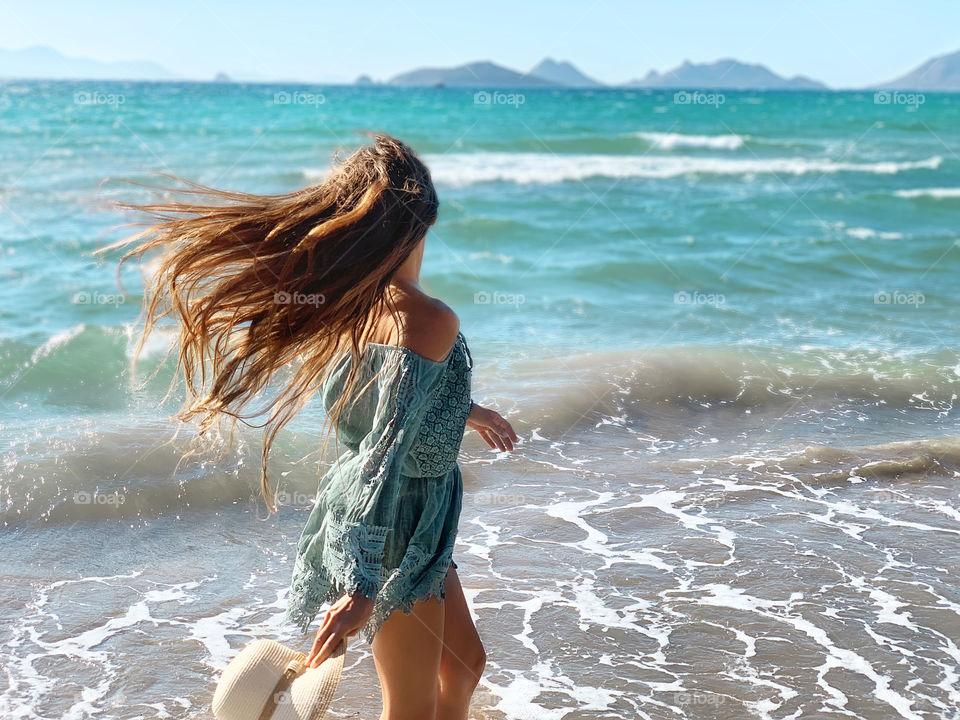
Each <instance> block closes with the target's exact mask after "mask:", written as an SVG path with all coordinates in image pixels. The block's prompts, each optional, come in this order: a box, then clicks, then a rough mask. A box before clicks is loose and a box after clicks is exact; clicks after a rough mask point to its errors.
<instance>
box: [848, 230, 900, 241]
mask: <svg viewBox="0 0 960 720" xmlns="http://www.w3.org/2000/svg"><path fill="white" fill-rule="evenodd" d="M846 232H847V235H849V236H850V237H852V238H856V239H857V240H869V239H870V238H875V237H879V238H882V239H883V240H902V239H903V234H902V233H898V232H886V231H884V230H874V229H873V228H867V227H852V228H847V231H846Z"/></svg>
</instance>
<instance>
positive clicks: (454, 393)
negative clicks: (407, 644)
mask: <svg viewBox="0 0 960 720" xmlns="http://www.w3.org/2000/svg"><path fill="white" fill-rule="evenodd" d="M350 362H351V359H350V354H349V353H346V354H344V356H343V357H341V358H340V360H339V362H338V364H337V366H336V367H335V369H334V371H333V373H332V374H331V375H330V377H329V378H328V379H327V380H326V382H325V383H324V385H323V387H322V388H321V392H320V394H321V397H322V399H323V403H324V407H325V408H327V409H329V408H330V407H331V406H332V405H333V403H334V401H335V400H336V399H337V397H339V395H340V394H341V391H342V389H343V384H344V381H345V380H346V376H347V372H348V371H349V368H350ZM361 362H362V369H361V376H360V379H359V384H358V385H357V387H358V388H362V387H364V385H366V384H367V381H368V380H369V379H370V378H371V377H373V376H374V375H376V374H377V372H378V371H379V370H380V369H381V368H383V372H381V373H380V374H379V376H378V377H377V379H376V380H375V381H374V382H373V383H371V384H370V387H369V388H367V389H366V390H365V391H363V392H362V393H361V394H360V396H359V398H358V400H357V402H356V403H355V404H353V405H350V404H349V403H348V405H347V408H346V410H345V411H344V414H343V416H342V417H341V420H340V424H339V428H338V429H339V435H340V442H341V444H343V445H344V446H345V447H346V450H345V451H344V452H343V453H342V454H341V455H340V456H339V458H338V459H337V460H335V461H334V462H333V464H332V466H331V467H330V469H329V470H328V471H327V473H326V474H325V475H324V476H323V478H322V479H321V480H320V493H319V495H318V498H317V502H316V505H315V506H314V508H313V511H312V512H311V513H310V517H309V518H308V520H307V524H306V526H305V527H304V529H303V533H302V534H301V536H300V539H299V541H298V543H297V558H296V562H295V564H294V570H293V579H292V582H291V588H290V595H289V599H288V605H287V611H286V614H285V619H286V620H287V621H289V622H292V623H293V624H295V625H297V626H298V627H299V628H300V629H301V630H302V631H303V632H306V631H307V628H308V627H309V625H310V623H311V622H312V621H313V619H314V618H315V617H316V615H317V612H318V611H319V609H320V607H321V606H322V605H324V604H326V603H329V602H333V601H335V600H337V599H339V598H340V597H342V596H343V595H344V594H352V593H353V592H355V591H356V590H360V591H361V592H363V594H365V595H366V596H368V597H373V598H375V602H374V609H373V614H372V615H371V617H370V620H369V621H368V622H367V624H366V625H365V626H364V628H363V629H362V630H361V633H362V635H363V637H364V639H365V640H367V641H368V642H370V641H372V640H373V636H374V635H375V634H376V632H377V630H378V629H379V628H380V625H381V624H382V623H383V621H384V620H386V619H387V618H388V617H389V616H390V614H391V613H393V612H394V611H395V610H398V609H401V610H403V611H404V612H405V613H408V614H409V613H410V612H411V610H412V608H413V604H414V603H415V602H417V601H418V600H423V599H426V598H427V597H428V596H430V595H435V596H438V597H440V598H444V597H445V596H446V595H445V591H444V580H445V579H446V574H447V570H448V569H449V567H450V565H451V563H453V560H452V554H453V546H454V542H455V540H456V535H457V524H458V520H459V516H460V507H461V501H462V497H463V481H462V478H461V475H460V468H459V466H458V465H457V455H458V453H459V451H460V443H461V442H462V440H463V432H464V428H465V426H466V421H467V415H468V414H469V412H470V375H471V369H472V367H473V360H472V358H471V357H470V350H469V349H468V347H467V342H466V339H465V338H464V337H463V334H458V335H457V340H456V342H455V343H454V346H453V348H452V349H451V351H450V353H449V354H448V355H447V358H446V359H445V360H443V361H441V362H438V361H435V360H431V359H429V358H426V357H424V356H422V355H419V354H417V353H415V352H414V351H412V350H410V349H409V348H405V347H400V346H396V345H383V344H379V343H370V344H369V345H368V346H367V349H366V351H365V353H364V355H363V357H362V358H361ZM453 566H454V567H456V564H455V563H453Z"/></svg>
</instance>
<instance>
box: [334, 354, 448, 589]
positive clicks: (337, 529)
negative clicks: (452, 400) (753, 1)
mask: <svg viewBox="0 0 960 720" xmlns="http://www.w3.org/2000/svg"><path fill="white" fill-rule="evenodd" d="M393 357H395V358H396V361H395V362H393V361H391V362H388V363H385V364H384V367H383V371H382V372H381V373H380V375H379V377H378V378H377V381H376V388H377V399H376V403H375V405H374V410H373V418H372V422H371V428H370V431H369V433H367V435H366V436H365V437H364V438H363V440H361V442H360V444H359V448H358V451H357V456H356V458H355V460H354V462H356V463H357V466H356V467H355V468H354V469H353V472H350V473H347V474H346V475H345V477H344V478H343V483H344V484H343V485H342V486H341V489H342V491H343V496H344V497H343V499H344V501H345V502H344V509H343V513H342V516H340V517H333V518H329V519H328V523H329V525H328V527H327V538H326V543H327V545H328V547H330V548H331V549H332V550H333V552H334V554H335V556H336V557H335V563H334V565H340V567H339V568H338V570H339V572H338V573H337V575H339V580H340V581H341V583H342V585H343V587H344V591H345V592H346V593H347V594H352V593H353V592H355V591H356V590H360V591H361V592H362V593H363V594H364V595H366V596H367V597H370V598H373V597H375V596H376V593H377V592H378V591H379V590H380V586H381V582H382V578H381V573H380V571H381V566H382V563H383V555H384V547H385V544H386V541H387V536H388V534H389V533H390V531H391V529H392V527H393V523H394V520H395V519H396V515H397V511H398V508H397V500H398V497H399V494H400V489H401V485H400V483H401V468H402V467H403V460H404V458H405V457H406V455H407V453H408V452H409V450H410V447H411V445H412V442H413V440H414V439H415V438H416V436H417V431H418V430H419V428H420V425H421V423H422V421H423V416H424V414H425V413H426V411H427V409H428V404H429V403H428V402H427V401H428V399H429V398H430V396H431V394H432V393H433V391H434V390H435V389H436V387H437V386H438V382H437V381H438V380H439V378H440V376H441V375H442V368H443V365H442V364H440V363H432V362H429V361H427V360H425V359H424V358H421V357H420V356H418V355H416V354H415V353H409V352H405V351H404V352H397V354H396V355H395V356H393Z"/></svg>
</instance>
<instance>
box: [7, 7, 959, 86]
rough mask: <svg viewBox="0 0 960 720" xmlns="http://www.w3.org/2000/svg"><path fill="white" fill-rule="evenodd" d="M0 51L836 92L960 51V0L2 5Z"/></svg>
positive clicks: (190, 68) (259, 69) (284, 70)
mask: <svg viewBox="0 0 960 720" xmlns="http://www.w3.org/2000/svg"><path fill="white" fill-rule="evenodd" d="M0 18H2V20H0V47H4V48H10V49H19V48H23V47H26V46H29V45H38V44H40V45H50V46H52V47H54V48H56V49H57V50H59V51H60V52H62V53H64V54H66V55H80V56H87V57H92V58H96V59H99V60H153V61H155V62H158V63H160V64H161V65H163V66H165V67H166V68H167V69H169V70H171V71H173V72H175V73H178V74H180V75H183V76H185V77H192V78H204V79H206V78H210V77H212V76H213V75H214V74H215V73H216V72H217V71H220V70H224V71H226V72H227V73H230V74H231V75H235V76H238V77H244V76H246V77H252V76H257V77H258V78H261V79H264V80H270V79H302V80H308V81H319V82H323V81H334V82H340V81H351V80H353V79H354V78H355V77H356V76H357V75H358V74H360V73H366V74H369V75H371V76H373V77H374V78H375V79H386V78H388V77H390V76H391V75H394V74H395V73H398V72H402V71H404V70H410V69H413V68H415V67H421V66H425V65H431V66H448V65H457V64H461V63H464V62H469V61H471V60H481V59H490V60H494V61H495V62H498V63H501V64H503V65H507V66H509V67H513V68H517V69H521V70H526V69H529V68H530V67H531V66H533V65H534V64H535V63H536V62H537V61H539V60H540V59H541V58H543V57H545V56H551V57H554V58H556V59H568V60H570V61H572V62H573V63H574V64H576V65H577V66H578V67H580V68H581V69H582V70H583V71H584V72H586V73H588V74H590V75H593V76H594V77H596V78H598V79H599V80H602V81H605V82H622V81H625V80H628V79H631V78H635V77H639V76H642V75H644V74H645V73H646V72H647V71H648V70H649V69H651V68H654V69H657V70H660V71H663V70H666V69H668V68H670V67H673V66H674V65H677V64H679V63H680V62H682V61H683V60H684V59H690V60H691V61H694V62H704V61H712V60H716V59H719V58H722V57H736V58H738V59H740V60H744V61H748V62H761V63H764V64H766V65H767V66H768V67H770V68H771V69H772V70H773V71H775V72H777V73H780V74H782V75H794V74H803V75H808V76H810V77H813V78H815V79H818V80H822V81H824V82H826V83H827V84H828V85H831V86H834V87H853V86H862V85H867V84H870V83H875V82H881V81H885V80H889V79H892V78H893V77H895V76H898V75H901V74H903V73H905V72H907V71H908V70H911V69H913V68H914V67H915V66H916V65H918V64H919V63H920V62H922V61H924V60H926V59H927V58H929V57H931V56H933V55H938V54H942V53H945V52H953V51H955V50H958V49H960V34H958V33H957V31H956V29H957V28H958V27H960V2H956V0H953V1H952V2H948V1H946V0H943V1H940V0H937V1H932V0H931V1H928V2H924V1H922V0H921V1H919V2H911V3H903V2H893V1H890V0H879V1H878V0H873V1H871V2H868V1H866V0H850V1H846V2H843V1H838V0H832V1H829V0H803V1H802V2H798V1H794V0H757V1H755V2H745V1H735V2H710V1H709V0H686V1H685V0H662V1H661V2H620V1H618V0H601V1H599V2H591V1H590V0H582V1H581V2H561V1H560V0H557V1H554V2H548V1H544V0H533V1H531V2H523V1H522V0H520V1H518V0H513V1H511V2H502V1H501V0H491V1H488V2H484V3H471V4H470V5H466V4H465V3H458V2H455V1H454V0H440V1H425V2H415V1H414V0H394V1H393V2H388V1H383V2H361V1H357V0H354V1H352V2H344V3H335V4H333V3H326V2H317V1H316V0H314V1H313V2H276V3H270V2H266V1H264V0H258V1H257V2H253V1H251V0H229V1H227V0H168V1H166V2H155V3H132V2H129V1H126V2H121V1H120V0H90V1H89V2H76V0H72V1H71V2H66V1H65V0H54V1H52V2H23V1H19V0H18V1H17V2H5V1H4V0H0Z"/></svg>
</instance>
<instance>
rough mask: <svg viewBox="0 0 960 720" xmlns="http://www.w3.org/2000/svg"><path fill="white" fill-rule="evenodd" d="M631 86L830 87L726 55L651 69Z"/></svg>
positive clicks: (752, 88) (803, 88) (630, 84)
mask: <svg viewBox="0 0 960 720" xmlns="http://www.w3.org/2000/svg"><path fill="white" fill-rule="evenodd" d="M627 85H628V86H629V87H651V88H686V89H690V88H703V89H710V90H741V89H749V90H827V89H828V88H827V86H826V85H824V84H823V83H822V82H817V81H816V80H811V79H810V78H806V77H803V76H802V75H797V76H795V77H792V78H784V77H781V76H780V75H777V74H776V73H774V72H771V71H770V70H768V69H767V68H766V67H764V66H763V65H750V64H748V63H742V62H739V61H737V60H732V59H725V60H717V61H716V62H712V63H704V64H695V63H691V62H690V61H688V60H685V61H684V63H683V64H682V65H680V66H678V67H675V68H674V69H673V70H668V71H667V72H665V73H663V74H662V75H661V74H660V73H658V72H657V71H656V70H651V71H650V72H648V73H647V74H646V76H645V77H644V78H643V79H642V80H631V81H630V82H628V83H627Z"/></svg>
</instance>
